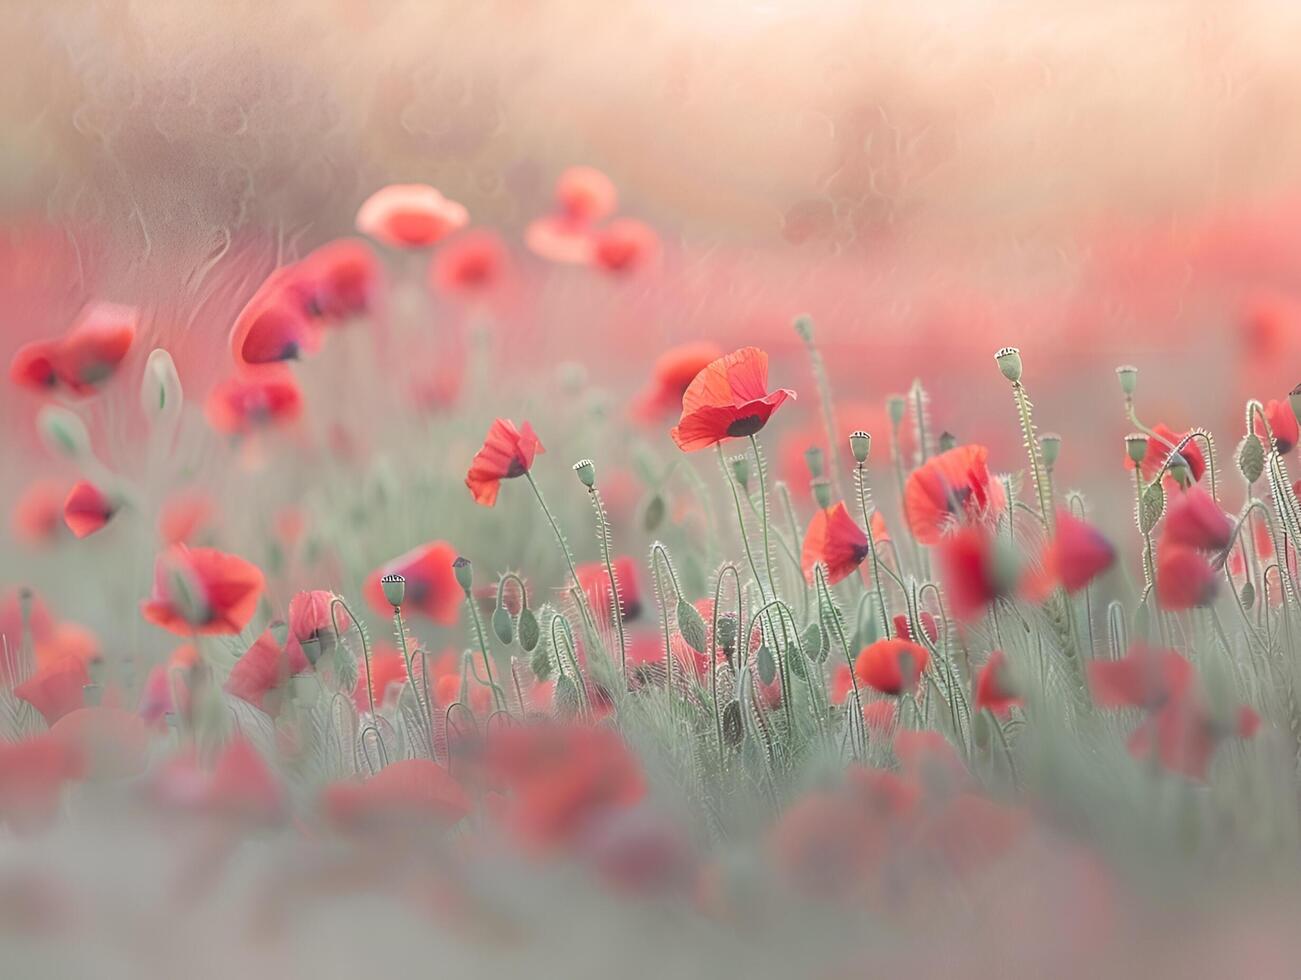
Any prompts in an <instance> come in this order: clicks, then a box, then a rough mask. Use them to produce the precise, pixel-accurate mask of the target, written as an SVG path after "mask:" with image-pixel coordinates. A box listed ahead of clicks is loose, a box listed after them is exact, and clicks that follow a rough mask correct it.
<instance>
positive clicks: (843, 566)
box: [800, 501, 869, 585]
mask: <svg viewBox="0 0 1301 980" xmlns="http://www.w3.org/2000/svg"><path fill="white" fill-rule="evenodd" d="M868 552H869V545H868V540H867V535H866V534H864V533H863V529H862V528H860V527H859V526H858V524H857V522H856V521H855V520H854V519H853V518H852V517H850V516H849V511H848V509H846V507H845V503H844V501H840V502H839V503H837V504H836V505H835V506H833V507H827V508H824V509H820V510H818V512H817V513H816V514H814V515H813V520H811V521H809V527H808V530H807V531H806V532H805V533H804V549H803V551H802V552H801V554H800V567H801V568H803V569H804V577H805V579H807V580H808V581H809V583H810V584H811V583H812V582H813V569H814V566H815V565H818V564H821V565H823V566H824V567H825V568H826V569H827V582H828V584H830V585H835V584H836V583H837V582H839V581H841V580H842V579H845V578H848V577H849V576H850V575H852V574H853V573H854V572H855V571H856V570H857V569H858V567H859V566H860V565H861V564H862V563H863V559H865V558H866V557H867V556H868Z"/></svg>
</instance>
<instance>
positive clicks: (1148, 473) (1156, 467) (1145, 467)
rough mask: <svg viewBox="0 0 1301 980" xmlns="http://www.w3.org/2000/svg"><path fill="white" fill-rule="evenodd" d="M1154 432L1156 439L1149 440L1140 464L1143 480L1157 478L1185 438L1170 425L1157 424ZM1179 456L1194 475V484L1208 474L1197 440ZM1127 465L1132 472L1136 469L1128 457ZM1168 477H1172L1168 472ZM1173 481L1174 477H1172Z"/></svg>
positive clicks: (1181, 451)
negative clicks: (1175, 448) (1176, 447)
mask: <svg viewBox="0 0 1301 980" xmlns="http://www.w3.org/2000/svg"><path fill="white" fill-rule="evenodd" d="M1152 432H1153V433H1155V435H1156V438H1149V439H1148V440H1147V451H1146V452H1145V453H1144V455H1143V459H1142V461H1141V462H1140V463H1139V467H1140V469H1139V472H1141V473H1142V474H1143V479H1145V480H1152V479H1155V478H1156V475H1157V473H1159V472H1160V470H1161V467H1162V466H1164V465H1165V461H1166V460H1167V459H1168V458H1169V457H1170V454H1171V453H1172V452H1174V447H1175V446H1177V445H1179V443H1180V442H1181V441H1183V438H1184V437H1183V436H1182V435H1180V434H1179V433H1177V432H1175V431H1174V429H1172V428H1170V427H1169V426H1168V425H1163V424H1161V423H1159V422H1158V423H1157V424H1156V425H1154V426H1153V427H1152ZM1179 455H1180V456H1182V457H1183V458H1184V461H1185V462H1186V463H1187V464H1188V470H1189V472H1190V473H1191V474H1192V477H1193V482H1194V483H1196V482H1198V481H1200V480H1201V478H1202V474H1203V473H1205V472H1206V457H1205V456H1203V455H1202V447H1201V444H1200V443H1199V442H1198V441H1197V440H1196V439H1189V440H1188V442H1187V444H1186V445H1185V446H1184V447H1183V449H1181V450H1179ZM1125 465H1126V466H1127V467H1129V468H1130V469H1131V470H1132V469H1133V468H1134V462H1133V460H1131V459H1130V458H1129V457H1128V456H1126V457H1125ZM1166 475H1167V477H1170V474H1169V472H1168V471H1167V474H1166ZM1170 479H1171V480H1173V477H1170Z"/></svg>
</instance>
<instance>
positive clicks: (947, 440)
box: [940, 429, 958, 453]
mask: <svg viewBox="0 0 1301 980" xmlns="http://www.w3.org/2000/svg"><path fill="white" fill-rule="evenodd" d="M957 444H958V437H957V436H955V435H954V434H953V433H952V432H950V431H949V430H948V429H945V430H944V431H943V432H941V433H940V452H942V453H947V452H948V451H949V450H950V449H952V448H953V447H954V446H956V445H957Z"/></svg>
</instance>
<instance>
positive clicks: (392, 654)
mask: <svg viewBox="0 0 1301 980" xmlns="http://www.w3.org/2000/svg"><path fill="white" fill-rule="evenodd" d="M357 666H358V668H359V671H358V674H357V686H356V688H355V689H354V690H353V692H352V700H353V702H354V703H355V704H356V705H357V711H359V712H364V711H370V699H371V698H372V697H374V699H375V707H376V709H379V708H381V707H382V706H383V705H384V699H385V698H386V697H388V693H389V691H390V689H394V690H396V689H399V688H401V687H402V685H403V684H405V683H406V682H407V664H406V661H405V660H403V659H402V654H401V653H400V652H398V650H397V649H396V648H394V647H391V646H380V647H377V648H376V649H374V650H372V651H371V652H370V667H369V668H367V666H366V662H365V660H360V661H358V662H357ZM368 682H369V685H370V691H369V692H368V691H367V690H366V686H367V683H368Z"/></svg>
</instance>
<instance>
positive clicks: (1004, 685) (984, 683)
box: [975, 650, 1021, 717]
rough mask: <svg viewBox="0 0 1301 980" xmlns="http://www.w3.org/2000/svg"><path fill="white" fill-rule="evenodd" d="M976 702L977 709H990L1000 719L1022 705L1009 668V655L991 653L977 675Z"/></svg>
mask: <svg viewBox="0 0 1301 980" xmlns="http://www.w3.org/2000/svg"><path fill="white" fill-rule="evenodd" d="M975 702H976V707H977V708H988V709H989V710H990V711H992V712H993V713H994V714H996V715H998V716H999V717H1005V716H1006V715H1007V714H1008V713H1009V712H1010V711H1011V709H1012V706H1013V705H1017V704H1020V703H1021V696H1020V695H1019V694H1017V692H1016V687H1015V685H1014V684H1013V683H1012V677H1011V671H1010V669H1009V668H1008V666H1007V654H1005V653H1004V652H1003V651H1002V650H995V651H994V652H993V653H991V654H990V655H989V659H988V660H987V661H985V666H984V667H982V668H980V673H979V674H977V675H976V690H975Z"/></svg>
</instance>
